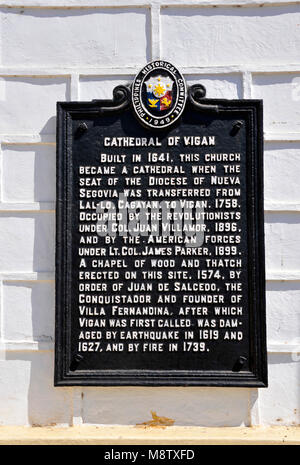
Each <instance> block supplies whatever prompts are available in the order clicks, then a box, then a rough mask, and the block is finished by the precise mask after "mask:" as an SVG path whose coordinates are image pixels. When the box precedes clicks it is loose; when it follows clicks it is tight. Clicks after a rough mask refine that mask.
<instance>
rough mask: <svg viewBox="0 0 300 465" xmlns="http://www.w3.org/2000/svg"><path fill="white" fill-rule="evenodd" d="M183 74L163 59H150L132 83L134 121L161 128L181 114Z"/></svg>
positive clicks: (183, 103)
mask: <svg viewBox="0 0 300 465" xmlns="http://www.w3.org/2000/svg"><path fill="white" fill-rule="evenodd" d="M186 96H187V92H186V84H185V80H184V77H183V76H182V74H181V73H180V72H179V71H178V69H177V68H175V66H173V65H172V64H171V63H169V62H167V61H152V62H151V63H148V64H147V65H146V66H144V68H143V69H142V70H141V71H140V72H139V73H138V74H137V76H136V77H135V79H134V81H133V85H132V105H133V109H134V112H135V114H136V116H137V118H138V120H139V121H140V122H141V123H142V124H143V125H144V126H146V127H148V128H157V129H159V128H165V127H167V126H170V125H171V124H173V123H174V122H175V121H176V120H177V119H178V118H179V117H180V116H181V114H182V112H183V110H184V107H185V102H186Z"/></svg>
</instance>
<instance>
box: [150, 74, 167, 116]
mask: <svg viewBox="0 0 300 465" xmlns="http://www.w3.org/2000/svg"><path fill="white" fill-rule="evenodd" d="M144 84H145V86H146V88H147V105H148V107H149V108H155V109H156V110H159V111H163V110H168V109H170V108H171V104H172V88H173V84H174V81H173V80H172V79H171V78H170V77H166V76H160V75H159V76H155V77H150V79H148V81H145V83H144Z"/></svg>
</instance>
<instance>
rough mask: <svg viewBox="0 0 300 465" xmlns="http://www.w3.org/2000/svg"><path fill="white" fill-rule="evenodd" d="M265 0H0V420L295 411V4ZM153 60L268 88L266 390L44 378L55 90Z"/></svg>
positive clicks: (298, 107)
mask: <svg viewBox="0 0 300 465" xmlns="http://www.w3.org/2000/svg"><path fill="white" fill-rule="evenodd" d="M272 1H273V0H266V1H265V2H264V6H263V7H259V6H257V5H256V4H255V3H256V2H255V1H254V0H237V1H236V2H232V1H231V0H210V1H206V0H172V1H169V0H146V1H143V2H140V1H139V0H84V1H82V0H32V1H31V2H30V8H26V7H25V8H24V6H23V5H22V3H24V2H21V1H19V0H6V2H5V4H4V3H3V2H1V0H0V23H1V26H0V41H1V54H0V114H1V117H0V144H1V151H0V348H1V347H4V349H5V350H2V351H1V352H0V424H1V425H2V424H3V425H4V424H10V425H11V424H18V425H22V424H25V425H50V424H62V425H70V424H83V423H93V424H104V425H107V424H131V425H133V424H136V423H140V422H143V421H146V420H148V419H150V410H155V411H157V413H158V414H160V415H164V416H167V417H171V418H173V419H174V420H175V424H177V425H199V426H238V425H245V426H248V425H255V424H263V425H278V424H280V425H294V424H299V423H300V421H299V420H300V414H299V411H300V381H299V380H300V356H299V354H298V355H297V350H298V352H299V351H300V348H299V345H300V311H299V309H300V247H299V237H300V189H299V179H300V176H299V175H300V114H299V113H300V55H299V50H300V43H299V41H300V39H299V37H300V36H299V30H300V29H299V23H300V10H299V5H297V4H296V2H294V1H293V0H291V1H290V2H286V1H285V0H277V1H276V3H275V1H274V2H272ZM233 3H235V4H239V6H240V7H239V8H238V7H234V6H232V5H233ZM2 5H3V6H2ZM169 5H172V6H169ZM214 6H217V8H214ZM8 7H11V8H8ZM82 7H84V8H82ZM160 57H161V58H165V59H168V60H169V61H172V62H174V64H176V65H177V66H178V67H179V68H180V69H181V70H182V72H183V73H184V74H185V76H186V79H187V82H188V83H189V84H194V83H196V82H202V83H203V84H204V85H205V86H206V88H207V96H208V97H217V98H229V99H232V98H262V99H264V121H265V141H266V143H265V157H264V166H265V210H266V217H265V219H266V223H265V232H266V263H267V327H268V352H269V373H270V387H269V388H268V389H260V390H257V389H237V388H229V389H225V388H168V387H164V388H139V387H131V388H126V387H125V388H117V387H114V388H83V389H81V388H78V387H74V388H54V387H53V337H54V336H53V333H54V218H55V217H54V208H55V204H54V201H55V103H56V101H58V100H60V101H61V100H79V99H81V100H90V99H95V98H110V97H111V95H112V90H113V88H114V87H115V86H116V85H117V84H120V83H126V82H130V81H131V80H132V78H133V76H134V75H135V73H136V72H137V71H138V70H139V68H140V67H141V66H143V65H144V64H145V63H146V62H147V61H150V60H151V59H156V58H160Z"/></svg>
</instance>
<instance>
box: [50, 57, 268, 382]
mask: <svg viewBox="0 0 300 465" xmlns="http://www.w3.org/2000/svg"><path fill="white" fill-rule="evenodd" d="M167 65H168V64H167ZM148 66H149V65H148ZM148 74H149V73H148ZM178 76H179V77H178ZM147 79H148V80H147V81H145V82H142V84H141V85H140V84H139V82H140V80H139V79H136V81H135V82H134V84H133V86H132V88H129V87H125V86H118V87H117V88H116V89H115V91H114V99H113V100H98V101H97V100H96V101H92V102H64V103H58V119H57V131H58V134H57V136H58V138H57V216H56V219H57V232H56V363H55V384H56V385H58V386H64V385H99V386H100V385H149V386H150V385H153V386H154V385H160V386H163V385H199V386H201V385H203V386H258V387H264V386H266V385H267V360H266V340H265V338H266V336H265V270H264V217H263V158H262V156H263V147H262V140H263V132H262V102H261V101H260V100H220V99H218V100H212V99H206V98H203V96H204V89H203V87H202V86H200V85H196V86H192V87H191V88H189V91H188V97H187V100H186V101H185V87H183V86H182V81H181V79H182V76H180V75H176V70H175V71H174V68H167V69H166V70H164V69H162V68H160V69H154V71H153V72H150V74H149V76H148V75H147ZM137 83H138V84H137ZM137 85H140V89H141V90H140V91H139V92H137V90H138V87H136V86H137ZM143 85H144V88H143ZM168 86H169V87H168ZM184 86H185V84H184ZM145 89H146V93H145ZM153 89H154V90H153ZM168 89H169V90H168ZM138 97H140V99H141V101H142V105H141V107H139V103H138ZM135 98H136V100H134V99H135ZM147 105H148V107H149V108H148V107H147ZM147 108H148V113H147ZM139 111H140V114H139ZM173 119H174V121H173Z"/></svg>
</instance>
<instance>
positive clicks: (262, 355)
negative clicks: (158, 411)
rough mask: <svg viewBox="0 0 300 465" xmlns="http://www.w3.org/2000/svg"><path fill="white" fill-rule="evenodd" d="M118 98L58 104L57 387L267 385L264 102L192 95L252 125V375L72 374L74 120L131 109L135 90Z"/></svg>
mask: <svg viewBox="0 0 300 465" xmlns="http://www.w3.org/2000/svg"><path fill="white" fill-rule="evenodd" d="M193 87H196V86H193ZM113 96H114V98H113V100H93V101H91V102H58V103H57V164H56V169H57V175H56V176H57V186H56V188H57V191H56V195H57V197H56V259H55V266H56V277H55V284H56V296H55V302H56V319H55V377H54V378H55V379H54V384H55V386H130V385H131V386H220V387H221V386H228V387H233V386H235V387H267V385H268V381H267V348H266V310H265V307H266V305H265V258H264V256H265V255H264V207H263V121H262V118H263V105H262V100H225V99H206V98H201V100H200V101H198V102H197V100H198V99H197V95H195V94H194V96H193V97H192V98H191V92H189V103H190V104H191V106H192V107H193V110H194V111H203V112H206V111H208V112H210V111H213V112H216V117H217V114H221V113H223V112H231V113H234V112H237V113H238V114H239V115H240V114H241V112H242V113H243V116H245V118H246V119H247V123H248V130H247V133H246V134H247V146H248V150H247V173H246V176H247V184H248V189H247V220H248V225H249V227H248V253H249V260H248V262H249V266H248V276H249V294H248V295H249V299H251V300H250V302H249V312H250V335H249V342H250V357H251V364H252V367H253V371H252V372H250V371H249V372H245V371H240V372H233V371H208V370H205V371H204V370H193V371H191V370H80V371H79V372H76V370H75V371H71V370H70V366H71V362H72V361H71V353H70V347H69V342H68V341H69V340H70V331H71V328H70V319H71V318H70V317H71V282H70V281H71V280H70V276H71V273H70V264H71V260H70V257H71V224H72V218H71V208H70V193H71V189H72V174H71V167H72V163H71V162H72V153H71V151H72V118H76V119H79V120H80V119H84V118H92V117H98V116H101V115H103V114H107V113H114V114H118V113H120V112H123V111H128V108H129V97H130V89H129V88H128V87H126V86H117V87H116V88H115V89H114V93H113ZM83 130H84V129H83Z"/></svg>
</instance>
